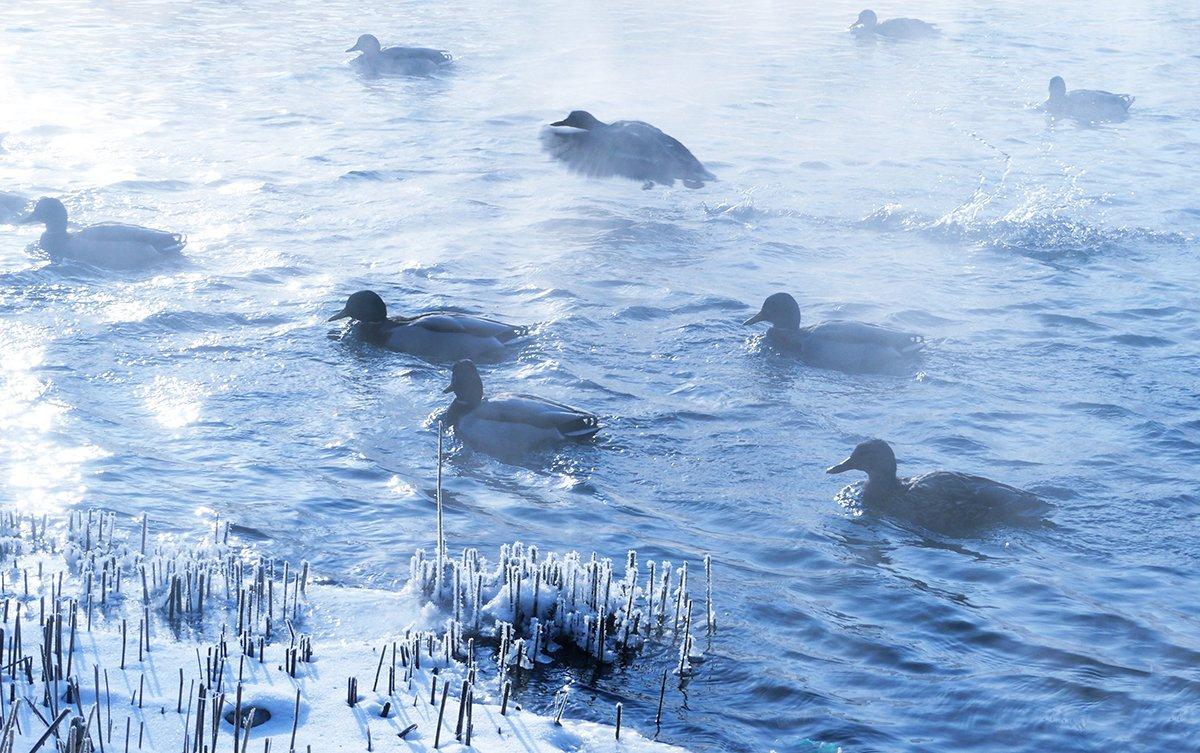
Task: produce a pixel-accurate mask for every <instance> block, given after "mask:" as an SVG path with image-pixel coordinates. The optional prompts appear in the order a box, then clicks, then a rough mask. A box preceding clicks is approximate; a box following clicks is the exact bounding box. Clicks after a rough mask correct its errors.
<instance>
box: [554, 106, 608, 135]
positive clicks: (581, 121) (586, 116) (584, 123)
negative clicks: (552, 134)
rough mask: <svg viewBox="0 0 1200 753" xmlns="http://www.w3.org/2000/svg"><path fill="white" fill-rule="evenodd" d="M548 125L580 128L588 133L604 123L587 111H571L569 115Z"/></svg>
mask: <svg viewBox="0 0 1200 753" xmlns="http://www.w3.org/2000/svg"><path fill="white" fill-rule="evenodd" d="M550 125H552V126H567V127H569V128H580V129H582V130H584V131H590V130H592V129H593V128H595V127H596V126H602V125H604V123H603V122H602V121H600V120H599V119H598V118H597V117H596V116H595V115H592V114H591V113H590V112H588V111H587V110H571V114H570V115H568V116H567V117H565V118H563V119H562V120H560V121H558V122H557V123H551V124H550Z"/></svg>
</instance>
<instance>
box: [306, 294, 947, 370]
mask: <svg viewBox="0 0 1200 753" xmlns="http://www.w3.org/2000/svg"><path fill="white" fill-rule="evenodd" d="M341 319H351V320H352V321H353V322H354V323H355V324H354V327H355V330H356V334H357V335H358V336H359V337H360V338H361V339H363V340H365V341H367V342H370V343H373V344H376V345H380V346H382V347H385V348H389V349H391V350H397V351H401V352H404V353H410V354H412V355H415V356H417V357H418V358H422V359H424V360H426V361H430V362H450V361H459V360H463V359H471V360H481V359H486V360H493V359H497V358H500V357H503V355H504V354H505V353H506V352H507V351H508V350H510V349H511V348H512V347H513V346H515V345H517V344H519V343H520V342H521V341H522V339H523V338H524V337H525V336H526V335H527V334H528V333H529V328H528V327H524V326H519V325H515V324H508V323H506V322H502V321H498V320H496V319H489V318H486V317H482V316H476V315H474V314H464V313H459V312H453V311H435V312H431V313H427V314H420V315H417V316H411V317H408V316H392V317H389V316H388V309H387V304H386V303H384V301H383V299H382V298H380V297H379V295H378V294H377V293H375V292H374V291H371V290H360V291H359V292H357V293H355V294H353V295H351V296H350V297H349V298H348V299H347V300H346V305H345V306H343V307H342V310H341V311H339V312H337V313H336V314H334V315H333V316H331V317H330V318H329V321H331V322H333V321H338V320H341ZM760 322H767V323H769V324H771V328H770V329H769V330H767V339H768V340H769V341H770V342H771V343H772V344H774V345H775V346H776V347H777V348H779V349H780V350H781V351H783V352H785V353H787V354H789V355H794V356H797V357H800V358H802V359H803V360H805V361H806V362H808V363H809V364H811V365H813V366H818V367H821V368H829V369H836V370H840V371H849V372H872V371H884V370H886V369H887V368H888V367H890V366H893V365H895V364H896V363H899V362H905V361H910V360H911V359H913V358H915V357H916V356H917V355H918V354H919V353H920V351H921V349H922V348H923V346H924V342H925V341H924V339H923V338H922V337H920V336H919V335H914V334H912V333H909V332H902V331H900V330H896V329H891V328H890V327H884V326H881V325H878V324H867V323H864V322H853V321H831V322H821V323H819V324H812V325H809V326H807V327H802V326H801V325H800V306H799V304H797V303H796V299H795V298H793V297H792V296H791V295H789V294H787V293H775V294H773V295H771V296H768V297H767V299H766V301H764V302H763V305H762V308H761V310H759V312H758V313H757V314H755V315H754V316H752V317H750V318H749V319H747V320H746V321H745V322H743V324H745V325H751V324H758V323H760Z"/></svg>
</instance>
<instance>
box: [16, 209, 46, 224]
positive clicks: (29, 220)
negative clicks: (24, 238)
mask: <svg viewBox="0 0 1200 753" xmlns="http://www.w3.org/2000/svg"><path fill="white" fill-rule="evenodd" d="M41 221H42V218H41V217H38V216H37V212H30V213H29V214H27V215H25V216H24V217H18V218H17V219H16V223H17V224H18V225H36V224H37V223H39V222H41Z"/></svg>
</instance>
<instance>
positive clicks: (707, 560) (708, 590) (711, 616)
mask: <svg viewBox="0 0 1200 753" xmlns="http://www.w3.org/2000/svg"><path fill="white" fill-rule="evenodd" d="M704 595H705V601H704V613H705V614H704V616H705V621H706V624H707V628H708V634H709V635H712V634H713V631H715V630H716V629H717V612H716V610H715V609H714V608H713V598H712V555H711V554H706V555H704Z"/></svg>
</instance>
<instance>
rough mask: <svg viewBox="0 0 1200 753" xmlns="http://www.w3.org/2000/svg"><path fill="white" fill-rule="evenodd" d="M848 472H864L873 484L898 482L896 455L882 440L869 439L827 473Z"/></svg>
mask: <svg viewBox="0 0 1200 753" xmlns="http://www.w3.org/2000/svg"><path fill="white" fill-rule="evenodd" d="M846 471H862V472H863V473H866V474H867V478H868V479H870V481H871V482H882V483H888V484H890V483H893V482H895V480H896V454H895V453H894V452H892V448H891V447H890V446H889V445H888V443H887V442H885V441H883V440H882V439H868V440H867V441H866V442H861V443H859V445H858V446H857V447H855V448H854V452H852V453H850V457H848V458H846V459H845V460H843V461H842V462H840V463H838V464H837V465H835V466H833V467H831V468H828V469H826V471H825V472H826V473H845V472H846Z"/></svg>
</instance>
